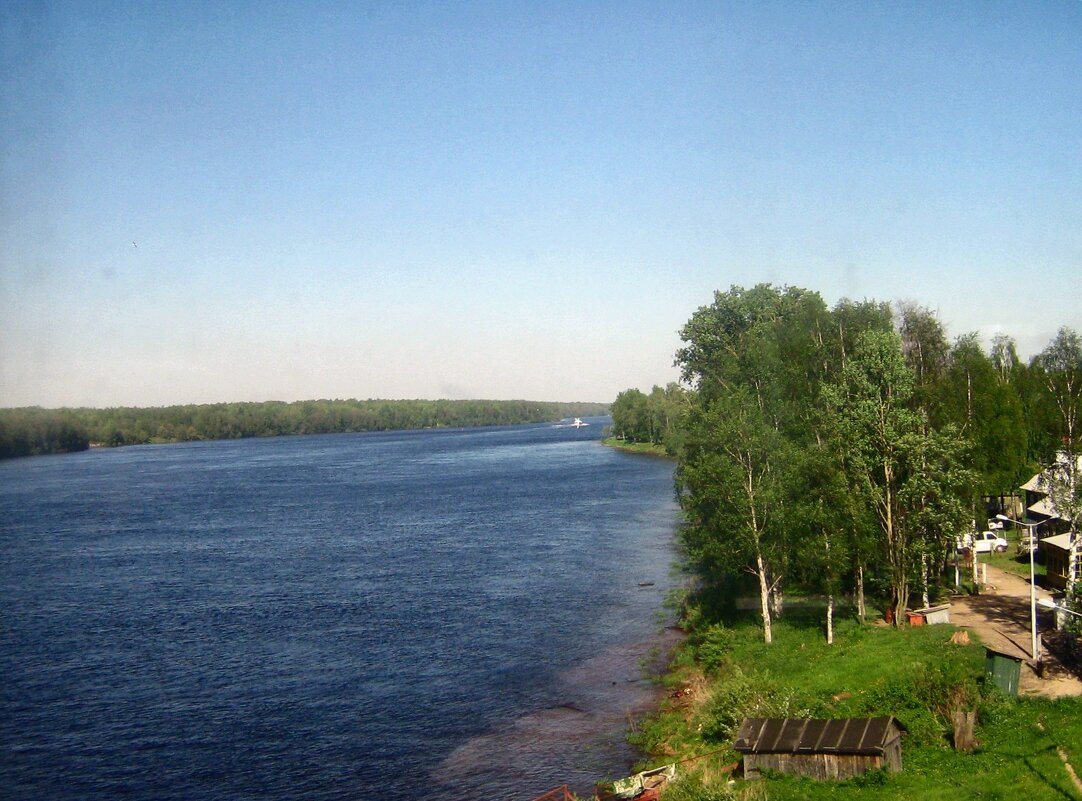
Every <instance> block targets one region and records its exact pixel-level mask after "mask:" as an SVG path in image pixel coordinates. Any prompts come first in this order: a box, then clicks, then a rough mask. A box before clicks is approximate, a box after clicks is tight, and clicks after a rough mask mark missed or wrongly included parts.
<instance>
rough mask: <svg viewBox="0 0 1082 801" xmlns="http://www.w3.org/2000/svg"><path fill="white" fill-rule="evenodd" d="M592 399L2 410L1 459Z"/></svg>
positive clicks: (480, 414)
mask: <svg viewBox="0 0 1082 801" xmlns="http://www.w3.org/2000/svg"><path fill="white" fill-rule="evenodd" d="M606 410H607V407H606V406H604V405H603V404H597V403H548V402H535V401H487V400H464V401H451V400H435V401H428V400H398V401H387V400H364V401H359V400H314V401H297V402H295V403H282V402H280V401H268V402H266V403H218V404H210V405H197V406H196V405H193V406H165V407H160V408H113V409H61V410H45V409H36V408H35V409H0V458H3V457H6V456H28V455H33V454H36V453H56V452H61V451H70V450H85V449H86V448H87V447H88V446H89V444H90V443H94V444H98V445H104V446H110V447H112V446H118V445H138V444H142V443H147V442H182V441H192V440H211V439H241V438H246V437H273V436H290V435H297V434H335V433H351V432H361V431H391V430H403V429H415V428H442V427H470V426H485V425H514V424H518V423H535V422H544V421H547V420H559V419H561V418H566V417H583V416H587V415H593V414H603V413H604V412H605V411H606Z"/></svg>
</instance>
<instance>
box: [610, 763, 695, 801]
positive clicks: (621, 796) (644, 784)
mask: <svg viewBox="0 0 1082 801" xmlns="http://www.w3.org/2000/svg"><path fill="white" fill-rule="evenodd" d="M674 778H676V765H662V766H661V767H660V768H654V769H652V770H644V771H643V772H642V773H636V774H635V775H634V776H628V777H627V778H626V779H618V780H617V781H614V782H611V783H606V784H599V785H598V786H597V787H596V788H595V797H596V798H597V799H598V801H618V800H619V801H632V800H634V801H657V799H658V798H660V797H661V792H662V790H664V789H665V785H667V784H668V783H669V782H671V781H672V780H673V779H674Z"/></svg>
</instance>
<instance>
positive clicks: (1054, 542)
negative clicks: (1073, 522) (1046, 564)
mask: <svg viewBox="0 0 1082 801" xmlns="http://www.w3.org/2000/svg"><path fill="white" fill-rule="evenodd" d="M1046 546H1051V547H1053V548H1059V549H1060V550H1063V551H1069V550H1071V532H1069V531H1068V532H1067V533H1066V534H1057V535H1056V536H1054V537H1045V538H1044V539H1043V540H1041V547H1042V548H1044V547H1046Z"/></svg>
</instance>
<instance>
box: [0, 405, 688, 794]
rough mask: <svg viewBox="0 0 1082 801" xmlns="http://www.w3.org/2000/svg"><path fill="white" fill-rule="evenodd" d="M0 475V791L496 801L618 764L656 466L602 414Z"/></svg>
mask: <svg viewBox="0 0 1082 801" xmlns="http://www.w3.org/2000/svg"><path fill="white" fill-rule="evenodd" d="M591 422H592V425H590V426H588V427H585V428H579V429H576V428H571V427H556V426H553V425H535V426H515V427H501V428H484V429H455V430H436V431H417V432H392V433H378V434H341V435H329V436H312V437H290V438H274V439H253V440H238V441H225V442H203V443H189V444H177V445H162V446H156V445H148V446H138V447H131V448H120V449H110V450H92V451H89V452H86V453H80V454H70V455H63V456H49V457H36V458H29V459H20V460H13V461H8V462H3V463H0V548H2V554H3V556H2V563H0V604H2V614H3V618H2V629H0V669H2V671H3V676H4V681H3V682H2V683H0V715H2V717H3V720H4V724H3V726H2V727H0V749H2V764H0V795H2V796H3V797H5V798H9V799H35V801H36V800H37V799H42V798H49V799H61V800H62V799H105V798H109V799H113V798H116V797H120V796H127V797H132V798H140V799H185V800H186V801H201V800H203V799H207V800H208V801H209V799H221V798H235V799H260V801H267V799H272V800H273V799H359V798H367V797H378V798H381V799H390V801H406V800H407V799H409V801H413V799H420V798H441V799H452V800H453V799H467V798H469V799H508V800H509V801H516V800H517V799H523V801H528V800H529V799H531V798H533V797H534V796H535V795H538V794H540V793H541V792H543V791H545V790H547V789H549V788H551V787H554V786H556V785H560V784H564V783H570V784H571V785H572V787H573V788H576V789H579V790H588V789H589V788H590V787H591V786H592V783H593V782H594V781H595V780H597V779H600V778H612V777H615V776H618V775H621V774H622V773H624V772H625V771H626V770H627V768H628V767H629V764H630V760H631V759H632V758H633V756H634V755H633V754H631V753H630V751H629V750H628V748H627V747H626V745H625V744H624V742H623V732H624V730H625V728H626V725H627V721H628V719H629V717H634V716H635V715H637V714H640V713H641V712H642V711H644V710H645V709H647V708H649V704H650V702H651V700H652V698H653V691H652V689H651V686H650V684H649V682H646V681H643V680H642V670H641V664H642V662H643V661H644V660H645V659H648V658H649V657H650V656H651V655H652V654H653V653H654V652H655V650H656V648H657V647H658V645H659V629H660V623H659V617H658V615H659V610H660V609H661V606H662V601H663V597H664V594H665V592H666V590H667V589H668V588H669V587H670V586H671V584H672V582H673V579H672V577H671V564H672V562H673V560H674V553H673V551H672V534H673V529H674V524H675V517H676V508H675V504H674V502H673V492H672V466H671V464H669V463H667V462H665V461H661V460H656V459H650V458H646V457H641V456H633V455H628V454H624V453H620V452H617V451H614V450H611V449H608V448H605V447H603V446H601V445H600V444H599V442H598V441H597V440H598V437H599V436H600V429H601V422H603V421H601V420H592V421H591Z"/></svg>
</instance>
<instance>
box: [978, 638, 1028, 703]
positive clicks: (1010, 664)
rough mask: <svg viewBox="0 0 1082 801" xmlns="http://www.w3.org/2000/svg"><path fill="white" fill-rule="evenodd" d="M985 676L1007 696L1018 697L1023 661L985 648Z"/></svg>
mask: <svg viewBox="0 0 1082 801" xmlns="http://www.w3.org/2000/svg"><path fill="white" fill-rule="evenodd" d="M984 675H985V676H986V677H987V678H988V679H989V681H991V682H992V683H993V684H994V685H996V686H997V687H999V689H1001V690H1003V692H1005V693H1007V695H1018V685H1019V682H1020V681H1021V677H1022V659H1021V657H1017V656H1011V655H1010V654H1005V653H1003V652H1001V651H993V650H992V649H991V648H985V649H984Z"/></svg>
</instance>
